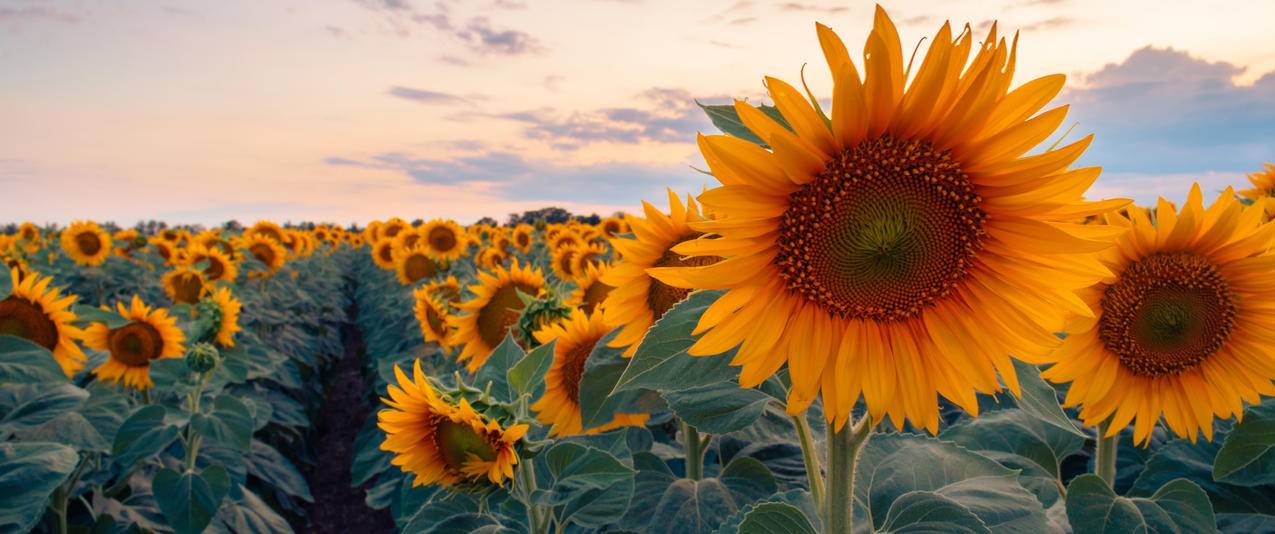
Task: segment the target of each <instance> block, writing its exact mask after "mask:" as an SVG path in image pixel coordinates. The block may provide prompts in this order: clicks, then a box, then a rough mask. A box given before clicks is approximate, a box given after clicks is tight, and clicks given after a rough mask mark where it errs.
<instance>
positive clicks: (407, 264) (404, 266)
mask: <svg viewBox="0 0 1275 534" xmlns="http://www.w3.org/2000/svg"><path fill="white" fill-rule="evenodd" d="M394 272H395V273H396V274H397V275H398V282H399V283H400V284H403V285H405V286H410V285H412V284H415V283H416V282H419V281H421V280H425V279H428V278H433V277H434V276H436V275H437V274H438V264H436V263H434V259H433V258H431V257H430V255H429V249H428V248H427V247H426V245H425V244H424V243H417V244H416V246H414V247H412V248H410V249H400V250H399V251H398V252H397V253H396V254H395V255H394Z"/></svg>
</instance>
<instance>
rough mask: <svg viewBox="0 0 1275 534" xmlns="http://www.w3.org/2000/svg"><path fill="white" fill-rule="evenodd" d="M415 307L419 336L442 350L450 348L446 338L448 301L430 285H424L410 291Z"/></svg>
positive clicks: (448, 315) (449, 314) (447, 333)
mask: <svg viewBox="0 0 1275 534" xmlns="http://www.w3.org/2000/svg"><path fill="white" fill-rule="evenodd" d="M412 298H413V300H415V302H416V305H415V306H414V311H415V312H416V322H418V323H420V327H421V336H422V337H423V338H424V339H425V342H426V343H429V342H434V343H438V345H439V346H440V347H442V348H443V350H448V349H450V348H451V344H450V343H449V342H448V337H449V336H450V334H451V331H450V329H449V328H448V324H447V319H448V318H449V317H451V308H450V306H449V304H448V301H446V300H444V298H442V297H441V296H440V295H438V294H436V292H435V291H433V288H432V287H431V286H430V285H424V286H421V287H419V288H417V289H416V290H414V291H412Z"/></svg>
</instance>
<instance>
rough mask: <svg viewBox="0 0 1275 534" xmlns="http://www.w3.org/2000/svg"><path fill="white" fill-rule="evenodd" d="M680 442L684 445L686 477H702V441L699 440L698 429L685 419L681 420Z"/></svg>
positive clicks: (693, 478) (697, 478) (696, 478)
mask: <svg viewBox="0 0 1275 534" xmlns="http://www.w3.org/2000/svg"><path fill="white" fill-rule="evenodd" d="M682 442H683V444H684V445H685V446H686V478H689V479H691V480H699V479H701V478H704V443H703V442H701V441H700V437H699V431H698V430H695V427H693V426H691V425H688V424H686V421H682Z"/></svg>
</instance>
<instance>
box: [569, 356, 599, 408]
mask: <svg viewBox="0 0 1275 534" xmlns="http://www.w3.org/2000/svg"><path fill="white" fill-rule="evenodd" d="M596 344H597V343H596V342H594V343H581V344H579V345H576V346H574V347H571V350H569V351H567V353H566V354H564V355H563V357H564V358H566V360H565V361H564V362H562V388H563V389H564V390H566V392H567V398H568V399H571V400H572V401H573V402H575V403H576V404H577V405H579V404H580V379H581V378H583V377H584V364H585V363H588V361H589V354H591V353H592V352H593V346H594V345H596Z"/></svg>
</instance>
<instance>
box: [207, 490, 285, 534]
mask: <svg viewBox="0 0 1275 534" xmlns="http://www.w3.org/2000/svg"><path fill="white" fill-rule="evenodd" d="M236 496H237V497H236ZM208 532H225V533H227V534H230V533H232V532H233V533H234V534H274V533H276V532H292V527H290V526H288V521H287V520H286V519H284V518H283V517H282V516H280V515H279V513H278V512H275V511H274V510H273V509H272V508H270V505H268V504H266V503H265V501H262V500H261V497H258V496H257V494H255V493H253V492H252V491H250V490H249V489H248V488H246V487H244V486H243V485H239V486H238V487H236V488H235V492H234V493H233V494H232V495H231V499H227V500H226V502H225V503H223V504H222V507H221V512H220V513H218V514H217V520H216V521H214V522H213V523H212V524H211V525H209V528H208Z"/></svg>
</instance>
